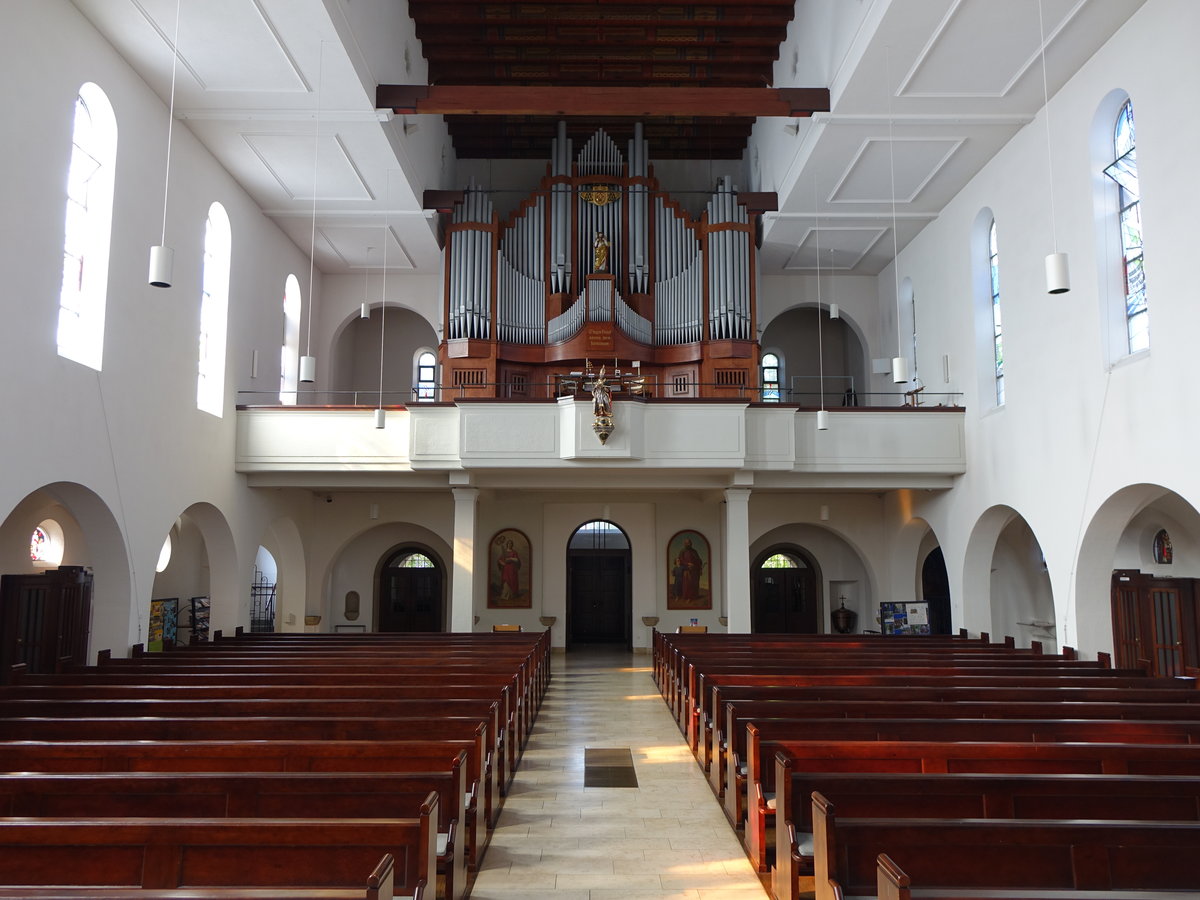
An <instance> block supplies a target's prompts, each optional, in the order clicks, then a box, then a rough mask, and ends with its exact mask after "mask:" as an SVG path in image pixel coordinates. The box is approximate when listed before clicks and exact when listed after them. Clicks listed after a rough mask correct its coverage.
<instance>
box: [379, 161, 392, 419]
mask: <svg viewBox="0 0 1200 900" xmlns="http://www.w3.org/2000/svg"><path fill="white" fill-rule="evenodd" d="M383 191H384V194H385V198H384V203H383V288H382V290H383V296H382V297H381V298H380V304H379V411H380V413H382V412H383V339H384V336H385V334H386V327H385V326H386V325H387V276H388V270H387V251H388V238H389V237H390V236H391V235H390V232H391V218H390V217H391V211H390V210H389V209H388V204H389V203H391V202H392V173H391V171H390V170H389V171H388V173H387V176H386V178H385V186H384V189H383Z"/></svg>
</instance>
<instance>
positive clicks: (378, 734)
mask: <svg viewBox="0 0 1200 900" xmlns="http://www.w3.org/2000/svg"><path fill="white" fill-rule="evenodd" d="M549 678H550V644H549V632H544V633H541V634H537V635H533V634H354V635H341V634H335V635H307V634H305V635H292V634H266V635H261V634H253V635H251V634H244V633H242V632H241V630H240V629H239V631H238V633H237V634H236V635H234V636H233V637H222V636H221V635H220V633H219V632H218V634H217V636H216V639H215V640H213V641H212V642H209V643H203V644H194V645H191V646H189V647H183V648H178V649H175V650H169V651H166V652H163V653H153V654H150V653H145V652H143V650H142V648H141V647H135V648H134V652H133V654H132V655H131V657H130V658H128V659H114V658H112V657H111V655H110V654H108V653H104V652H102V653H101V654H100V655H99V659H98V663H97V665H96V666H92V667H86V668H77V669H69V668H68V669H66V670H65V671H63V672H61V673H59V674H55V675H31V674H28V673H25V672H23V671H22V670H21V669H20V667H17V668H16V669H15V670H14V672H13V673H12V683H11V684H9V685H6V686H4V687H0V900H3V898H10V897H24V898H37V900H49V898H61V900H66V898H74V900H78V898H83V897H89V898H106V900H169V898H174V900H184V898H187V900H284V898H288V900H351V898H357V900H391V898H394V897H411V898H414V900H435V897H436V898H442V900H461V898H463V897H466V896H467V895H468V894H469V891H470V886H471V882H472V881H473V879H474V873H475V871H476V870H477V869H478V866H479V863H480V860H481V859H482V857H483V854H484V852H485V850H486V848H487V845H488V841H489V838H490V835H491V831H492V829H493V827H494V826H495V823H496V820H497V817H498V816H499V812H500V807H501V805H502V802H503V797H504V795H505V793H506V792H507V790H508V787H509V784H510V782H511V779H512V776H513V772H514V770H515V768H516V766H517V764H518V762H519V760H520V756H521V751H522V749H523V748H524V746H525V741H526V739H527V736H528V734H529V730H530V728H531V726H532V724H533V721H534V718H535V716H536V714H537V710H538V708H539V706H540V704H541V701H542V698H543V696H544V695H545V692H546V689H547V687H548V682H549Z"/></svg>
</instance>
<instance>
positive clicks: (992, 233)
mask: <svg viewBox="0 0 1200 900" xmlns="http://www.w3.org/2000/svg"><path fill="white" fill-rule="evenodd" d="M988 271H989V272H990V273H991V290H992V358H993V360H994V361H995V363H996V405H997V406H1003V405H1004V338H1003V336H1002V334H1001V327H1000V254H999V252H998V251H997V250H996V220H995V219H992V227H991V228H989V229H988Z"/></svg>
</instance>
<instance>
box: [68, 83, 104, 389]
mask: <svg viewBox="0 0 1200 900" xmlns="http://www.w3.org/2000/svg"><path fill="white" fill-rule="evenodd" d="M71 142H72V146H71V163H70V166H69V168H68V169H67V207H66V227H65V229H64V232H63V279H62V291H61V293H60V294H59V301H58V355H59V356H65V357H66V358H67V359H73V360H75V362H78V363H82V364H83V365H85V366H90V367H91V368H93V369H95V370H96V371H100V366H101V362H102V360H103V357H104V307H105V303H106V302H107V298H108V247H109V240H110V238H111V236H112V207H113V176H114V171H115V169H116V159H117V119H116V116H115V115H114V114H113V108H112V104H111V103H109V102H108V97H106V96H105V94H104V91H102V90H100V88H99V87H97V86H96V85H94V84H92V83H91V82H88V83H87V84H85V85H83V86H82V87H81V88H80V89H79V96H78V97H76V99H75V124H74V127H73V130H72V137H71Z"/></svg>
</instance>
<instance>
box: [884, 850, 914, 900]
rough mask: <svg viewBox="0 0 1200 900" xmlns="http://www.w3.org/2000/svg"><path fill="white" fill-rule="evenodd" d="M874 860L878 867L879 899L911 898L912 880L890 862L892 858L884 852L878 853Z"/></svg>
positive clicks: (899, 899) (897, 899)
mask: <svg viewBox="0 0 1200 900" xmlns="http://www.w3.org/2000/svg"><path fill="white" fill-rule="evenodd" d="M876 862H877V864H878V867H879V868H878V870H877V871H878V885H877V890H878V893H879V900H911V897H912V892H911V890H910V888H911V884H912V882H911V879H910V878H909V877H908V876H907V875H905V874H904V870H903V869H901V868H900V867H899V866H898V865H896V864H895V863H894V862H892V858H891V857H890V856H888V855H887V854H886V853H880V854H879V858H878V860H877V861H876Z"/></svg>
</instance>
